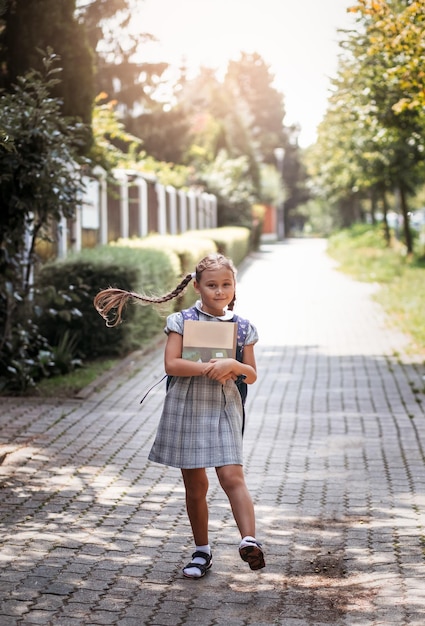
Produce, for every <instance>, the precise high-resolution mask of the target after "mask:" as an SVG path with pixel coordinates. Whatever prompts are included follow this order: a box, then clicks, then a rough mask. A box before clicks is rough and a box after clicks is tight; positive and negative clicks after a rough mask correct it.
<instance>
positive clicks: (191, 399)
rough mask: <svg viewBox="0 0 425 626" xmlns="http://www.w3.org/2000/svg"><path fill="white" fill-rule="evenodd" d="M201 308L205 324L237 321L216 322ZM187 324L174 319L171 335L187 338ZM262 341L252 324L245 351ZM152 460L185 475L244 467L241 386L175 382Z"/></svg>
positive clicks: (198, 379) (192, 379)
mask: <svg viewBox="0 0 425 626" xmlns="http://www.w3.org/2000/svg"><path fill="white" fill-rule="evenodd" d="M196 306H197V308H198V311H199V320H200V321H210V322H211V323H214V322H215V323H217V322H220V320H229V319H231V318H232V316H233V313H232V312H231V311H229V312H228V313H227V314H226V315H225V316H223V317H221V318H216V317H213V316H212V315H208V314H206V313H204V312H203V311H202V310H201V309H200V303H199V302H198V303H197V305H196ZM183 323H184V322H183V316H182V314H181V313H173V314H172V315H170V316H169V317H168V318H167V325H166V327H165V332H166V333H167V334H168V333H170V332H176V333H179V334H180V335H183ZM257 341H258V333H257V330H256V328H255V326H253V325H252V324H249V328H248V332H247V336H246V340H245V345H249V344H254V343H256V342H257ZM149 460H150V461H155V462H156V463H161V464H162V465H169V466H171V467H180V468H185V469H193V468H199V467H221V466H222V465H242V401H241V397H240V394H239V391H238V388H237V387H236V385H235V383H234V382H233V381H232V380H228V381H227V382H226V384H224V385H222V384H221V383H219V382H217V381H215V380H210V379H209V378H206V377H204V376H186V377H182V376H173V378H172V379H171V382H170V385H169V388H168V391H167V394H166V396H165V401H164V407H163V410H162V415H161V419H160V422H159V425H158V431H157V434H156V438H155V441H154V444H153V446H152V449H151V451H150V453H149Z"/></svg>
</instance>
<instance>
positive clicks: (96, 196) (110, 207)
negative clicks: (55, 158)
mask: <svg viewBox="0 0 425 626" xmlns="http://www.w3.org/2000/svg"><path fill="white" fill-rule="evenodd" d="M84 183H85V190H84V193H83V197H82V202H81V206H80V207H79V208H78V209H77V212H76V215H75V218H74V219H73V220H72V221H70V220H67V219H65V218H64V219H63V220H62V221H61V223H60V224H59V229H58V256H59V257H64V256H66V254H67V251H68V250H69V249H71V250H73V251H75V252H78V251H79V250H81V249H82V248H83V247H93V246H95V245H99V244H106V243H108V242H110V241H114V240H116V239H118V238H120V237H123V238H127V237H146V236H147V235H148V234H149V233H159V234H161V235H165V234H170V235H177V234H180V233H184V232H186V231H187V230H199V229H203V228H215V227H216V226H217V198H216V196H214V195H212V194H209V193H205V192H203V191H200V190H197V189H192V190H189V191H183V190H180V189H176V188H175V187H172V186H170V185H168V186H164V185H161V184H160V183H158V182H157V181H156V180H155V179H154V178H153V177H152V178H150V177H148V176H144V175H143V174H141V173H139V172H135V171H132V170H124V169H116V170H114V172H113V180H108V179H107V176H106V172H105V171H104V170H103V169H102V168H100V167H96V168H95V169H94V170H93V175H92V176H90V177H85V179H84Z"/></svg>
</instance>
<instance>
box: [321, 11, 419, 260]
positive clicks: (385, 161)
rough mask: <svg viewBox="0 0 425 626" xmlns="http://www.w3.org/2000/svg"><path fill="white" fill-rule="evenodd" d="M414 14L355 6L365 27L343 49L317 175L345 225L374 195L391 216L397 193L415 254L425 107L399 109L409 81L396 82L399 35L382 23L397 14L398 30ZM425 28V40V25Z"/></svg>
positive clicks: (350, 35)
mask: <svg viewBox="0 0 425 626" xmlns="http://www.w3.org/2000/svg"><path fill="white" fill-rule="evenodd" d="M408 8H409V7H408ZM408 8H406V5H405V3H399V2H393V3H389V2H384V0H380V1H379V2H378V1H373V2H369V1H368V0H362V1H361V4H360V5H357V6H356V7H353V9H352V10H356V11H357V10H358V11H360V12H361V18H359V21H361V23H362V28H361V29H359V30H358V31H356V32H349V33H345V35H346V37H345V40H344V41H343V42H342V43H341V46H342V47H343V49H344V51H345V54H344V55H343V56H341V58H340V64H339V69H338V76H337V78H336V79H335V80H334V81H333V92H332V94H331V97H330V99H329V108H328V112H327V114H326V117H325V120H324V123H323V124H322V125H321V127H320V129H319V137H318V146H317V150H316V155H317V162H320V165H319V166H318V167H317V168H316V169H317V170H318V171H319V172H320V177H321V182H322V184H324V185H325V189H326V190H327V194H328V197H332V196H333V197H334V198H335V197H336V198H337V200H338V203H339V205H340V210H341V212H344V213H345V218H347V217H348V220H347V219H344V218H343V224H344V225H348V224H347V221H349V222H350V223H352V221H353V220H355V219H358V218H359V217H361V215H359V212H358V208H359V200H361V199H363V198H365V197H366V196H369V197H370V198H371V201H372V204H374V203H375V199H376V197H377V195H378V196H380V197H381V200H382V205H383V209H384V213H385V212H386V208H387V203H386V194H387V193H388V192H391V193H392V192H393V191H394V190H397V191H398V193H399V195H400V200H401V210H402V214H403V217H404V235H405V242H406V247H407V250H408V252H411V251H412V237H411V232H410V228H409V215H408V208H407V194H408V193H412V192H413V191H414V190H415V188H416V186H417V185H418V183H419V182H420V181H421V178H422V177H423V168H424V158H425V153H424V150H425V146H424V140H423V135H424V133H423V130H424V116H423V111H422V109H421V108H420V107H419V108H418V107H416V106H410V107H409V106H401V105H400V103H401V102H403V101H404V100H403V98H404V95H405V94H404V91H403V83H402V81H399V80H395V79H394V74H393V66H394V64H395V63H396V58H394V57H392V56H391V53H390V51H391V50H392V44H393V40H392V39H391V37H392V35H393V34H394V33H393V31H392V30H391V29H390V28H389V24H388V23H387V22H386V21H385V20H384V21H383V20H382V17H383V14H382V11H383V10H384V13H385V15H387V14H388V12H389V11H390V12H391V16H392V17H391V20H390V22H391V21H392V22H393V25H394V24H398V23H399V20H401V21H403V20H402V19H401V16H403V19H404V18H405V13H406V11H408ZM396 9H398V12H397V10H396ZM384 17H385V16H384ZM395 28H396V29H397V28H398V26H396V27H395ZM419 29H420V30H421V32H422V37H423V34H424V23H423V20H422V22H419ZM391 33H392V34H391ZM390 35H391V36H390ZM399 35H400V36H401V34H400V33H399ZM422 40H423V39H422ZM377 41H379V42H380V43H379V45H376V42H377ZM384 41H385V45H384V43H383V42H384ZM399 61H400V59H399ZM419 75H420V70H419ZM324 154H326V155H327V158H326V159H323V155H324ZM316 180H317V179H316ZM347 208H349V210H350V213H351V217H349V216H348V214H347Z"/></svg>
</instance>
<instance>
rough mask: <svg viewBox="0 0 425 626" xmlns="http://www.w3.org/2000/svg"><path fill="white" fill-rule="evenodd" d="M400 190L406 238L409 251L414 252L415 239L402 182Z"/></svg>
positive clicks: (409, 252)
mask: <svg viewBox="0 0 425 626" xmlns="http://www.w3.org/2000/svg"><path fill="white" fill-rule="evenodd" d="M399 191H400V205H401V212H402V215H403V227H404V240H405V242H406V248H407V253H408V254H412V252H413V240H412V233H411V230H410V220H409V212H408V209H407V200H406V190H405V188H404V186H403V185H402V184H400V186H399Z"/></svg>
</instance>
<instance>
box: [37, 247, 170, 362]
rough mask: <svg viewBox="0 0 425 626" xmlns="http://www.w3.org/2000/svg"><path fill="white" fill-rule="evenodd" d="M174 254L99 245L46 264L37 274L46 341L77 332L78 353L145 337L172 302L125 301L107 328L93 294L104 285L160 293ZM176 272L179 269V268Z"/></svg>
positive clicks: (92, 353)
mask: <svg viewBox="0 0 425 626" xmlns="http://www.w3.org/2000/svg"><path fill="white" fill-rule="evenodd" d="M178 267H179V262H178V259H176V257H175V256H173V254H172V253H170V252H164V251H160V250H153V249H131V248H126V247H118V246H101V247H98V248H95V249H91V250H85V251H83V252H82V253H80V254H78V255H72V256H70V257H68V258H67V259H65V260H63V261H56V262H52V263H48V264H47V265H45V266H44V267H43V268H42V269H41V271H40V276H39V280H38V284H39V285H40V288H39V290H38V293H37V302H36V304H37V311H38V312H39V326H40V329H41V331H42V333H43V335H44V336H45V337H46V338H47V339H48V341H49V343H50V345H53V346H55V345H59V344H60V342H61V341H63V337H64V336H66V333H68V336H69V335H70V334H71V335H72V336H73V337H76V340H75V353H76V356H78V357H80V358H83V359H84V358H88V357H89V358H90V359H92V358H93V357H99V356H103V355H113V354H117V355H123V354H126V353H128V352H129V351H131V350H134V349H136V348H140V347H141V346H142V345H144V344H146V343H148V342H149V341H150V340H152V338H153V337H154V336H155V334H156V333H158V332H160V330H161V329H162V328H163V326H164V317H165V316H166V315H167V314H168V313H169V312H170V311H171V308H172V305H170V303H167V304H166V305H161V307H157V306H152V305H148V306H138V305H136V304H133V303H131V304H129V306H128V307H127V308H126V310H125V312H124V316H123V318H124V322H123V323H122V324H120V325H119V326H117V327H115V328H107V327H106V325H105V323H104V321H103V320H102V318H101V317H100V316H99V315H98V313H97V312H96V311H95V309H94V307H93V298H94V297H95V295H96V294H97V293H98V292H99V291H100V290H101V289H105V288H107V287H119V288H121V289H129V290H133V291H139V292H140V291H143V292H145V293H147V294H149V295H160V294H162V293H165V292H168V291H170V290H171V289H173V288H174V287H175V285H176V283H177V282H178V280H179V277H178V276H177V275H176V271H177V268H178ZM178 273H179V272H178Z"/></svg>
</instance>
